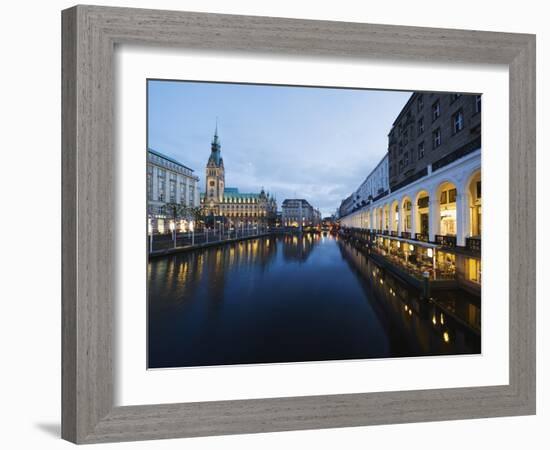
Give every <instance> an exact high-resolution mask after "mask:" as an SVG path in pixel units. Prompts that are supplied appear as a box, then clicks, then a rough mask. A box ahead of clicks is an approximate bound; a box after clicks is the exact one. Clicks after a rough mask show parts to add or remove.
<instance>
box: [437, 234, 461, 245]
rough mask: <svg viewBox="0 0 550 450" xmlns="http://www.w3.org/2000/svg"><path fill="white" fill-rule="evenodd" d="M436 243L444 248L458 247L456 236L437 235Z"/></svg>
mask: <svg viewBox="0 0 550 450" xmlns="http://www.w3.org/2000/svg"><path fill="white" fill-rule="evenodd" d="M435 242H436V243H437V244H439V245H441V246H443V247H456V236H443V235H441V234H436V235H435Z"/></svg>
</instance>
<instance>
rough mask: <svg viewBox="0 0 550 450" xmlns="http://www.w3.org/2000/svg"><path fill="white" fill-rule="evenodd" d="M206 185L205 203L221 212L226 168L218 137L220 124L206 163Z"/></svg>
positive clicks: (215, 132)
mask: <svg viewBox="0 0 550 450" xmlns="http://www.w3.org/2000/svg"><path fill="white" fill-rule="evenodd" d="M205 179H206V186H205V190H204V192H205V199H204V202H205V204H206V205H207V206H208V207H209V209H211V210H215V211H216V212H218V213H219V207H218V206H219V204H220V203H222V202H223V193H224V189H225V169H224V167H223V158H222V157H221V144H220V140H219V138H218V124H216V130H215V131H214V138H213V139H212V144H211V149H210V157H209V158H208V163H207V164H206V177H205Z"/></svg>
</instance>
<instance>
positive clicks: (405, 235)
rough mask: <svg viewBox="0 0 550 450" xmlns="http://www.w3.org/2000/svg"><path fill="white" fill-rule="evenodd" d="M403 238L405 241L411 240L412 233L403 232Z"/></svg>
mask: <svg viewBox="0 0 550 450" xmlns="http://www.w3.org/2000/svg"><path fill="white" fill-rule="evenodd" d="M401 237H402V238H404V239H410V238H411V233H409V232H408V231H402V232H401Z"/></svg>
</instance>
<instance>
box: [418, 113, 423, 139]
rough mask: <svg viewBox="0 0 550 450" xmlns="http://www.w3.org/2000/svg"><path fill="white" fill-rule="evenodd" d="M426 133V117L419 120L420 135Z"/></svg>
mask: <svg viewBox="0 0 550 450" xmlns="http://www.w3.org/2000/svg"><path fill="white" fill-rule="evenodd" d="M422 133H424V117H421V118H420V119H418V135H419V136H420V135H421V134H422Z"/></svg>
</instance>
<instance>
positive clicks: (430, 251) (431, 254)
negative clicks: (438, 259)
mask: <svg viewBox="0 0 550 450" xmlns="http://www.w3.org/2000/svg"><path fill="white" fill-rule="evenodd" d="M433 255H434V251H433V250H432V249H431V248H429V249H428V258H431V257H432V256H433Z"/></svg>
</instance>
